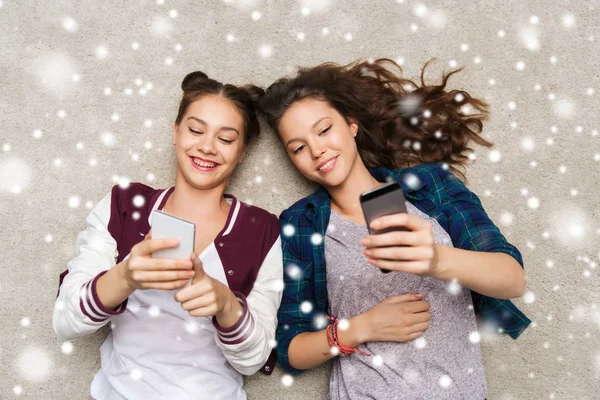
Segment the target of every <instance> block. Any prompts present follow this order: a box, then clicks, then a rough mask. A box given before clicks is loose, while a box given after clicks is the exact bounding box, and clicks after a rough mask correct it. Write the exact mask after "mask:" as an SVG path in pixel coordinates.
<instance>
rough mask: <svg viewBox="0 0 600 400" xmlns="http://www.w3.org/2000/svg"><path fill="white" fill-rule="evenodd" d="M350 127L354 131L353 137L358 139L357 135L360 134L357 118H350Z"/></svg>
mask: <svg viewBox="0 0 600 400" xmlns="http://www.w3.org/2000/svg"><path fill="white" fill-rule="evenodd" d="M348 126H349V127H350V130H351V131H352V137H356V135H357V134H358V121H357V120H356V119H355V118H352V117H349V118H348Z"/></svg>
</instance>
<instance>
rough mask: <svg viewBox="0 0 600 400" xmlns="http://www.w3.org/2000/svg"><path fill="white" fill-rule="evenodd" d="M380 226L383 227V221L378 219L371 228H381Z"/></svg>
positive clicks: (372, 223)
mask: <svg viewBox="0 0 600 400" xmlns="http://www.w3.org/2000/svg"><path fill="white" fill-rule="evenodd" d="M379 226H381V221H380V220H378V219H376V220H375V221H373V222H371V228H379Z"/></svg>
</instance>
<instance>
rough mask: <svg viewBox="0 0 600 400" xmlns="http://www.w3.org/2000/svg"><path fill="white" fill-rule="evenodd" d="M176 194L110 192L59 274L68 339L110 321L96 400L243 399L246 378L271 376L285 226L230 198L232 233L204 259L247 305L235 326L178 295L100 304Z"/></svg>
mask: <svg viewBox="0 0 600 400" xmlns="http://www.w3.org/2000/svg"><path fill="white" fill-rule="evenodd" d="M172 191H173V188H170V189H164V190H157V189H153V188H151V187H148V186H146V185H143V184H140V183H132V184H130V185H129V187H127V188H126V189H123V188H121V187H119V186H115V187H113V189H112V191H111V193H110V194H108V195H107V196H106V197H105V198H104V199H102V200H101V201H100V202H99V203H98V204H97V205H96V206H95V208H94V209H93V210H92V211H91V213H90V214H89V216H88V217H87V220H86V228H85V230H84V231H83V232H81V233H80V234H79V235H78V237H77V243H76V256H75V258H73V259H72V260H71V261H70V262H69V264H68V270H67V271H65V272H64V273H63V274H62V275H61V281H60V286H59V293H58V297H57V299H56V304H55V309H54V314H53V326H54V329H55V331H56V332H57V334H58V335H59V336H60V337H61V338H63V339H65V340H70V339H74V338H76V337H79V336H83V335H86V334H89V333H92V332H95V331H96V330H98V329H99V328H100V327H102V326H104V325H106V324H108V323H109V322H110V326H111V334H110V335H109V336H108V337H107V339H106V340H105V342H104V343H103V344H102V346H101V348H100V353H101V369H100V371H98V373H97V374H96V376H95V378H94V380H93V382H92V388H91V394H92V397H94V398H95V399H111V400H112V399H153V398H177V399H188V398H189V399H192V398H193V399H198V398H210V399H221V398H222V399H245V398H246V396H245V393H244V391H243V389H242V376H241V374H244V375H251V374H253V373H255V372H257V371H258V370H260V369H261V368H262V370H263V372H265V373H270V372H271V371H272V370H273V367H274V364H275V358H274V356H272V348H273V347H274V345H275V327H276V326H277V309H278V308H279V304H280V301H281V293H282V290H283V280H282V278H283V262H282V253H281V243H280V239H279V229H280V227H279V221H278V219H277V217H275V216H274V215H273V214H270V213H268V212H267V211H265V210H263V209H261V208H258V207H253V206H250V205H247V204H245V203H242V202H240V201H238V200H237V199H236V198H235V197H233V196H231V195H226V199H227V201H228V202H229V203H230V204H231V209H230V211H229V216H228V219H227V222H226V224H225V227H224V228H223V230H222V231H221V232H220V233H219V234H218V235H217V237H216V238H215V240H214V242H213V243H211V244H210V245H209V246H208V247H207V248H206V249H205V250H204V251H203V252H202V254H200V256H199V257H200V259H201V260H202V263H203V267H204V270H205V271H206V273H207V274H209V275H210V276H211V277H213V278H214V279H217V280H219V281H220V282H222V283H223V284H225V285H227V286H228V287H229V288H230V289H231V290H232V291H233V292H234V293H236V296H237V297H238V300H239V301H240V303H241V304H242V306H243V309H244V312H243V314H242V316H241V317H240V319H239V320H238V322H237V323H236V324H235V325H234V326H233V327H231V328H228V329H223V328H221V327H219V326H218V324H217V323H216V321H213V319H210V318H207V317H191V316H190V315H189V314H188V312H187V311H185V310H183V309H182V308H181V305H180V304H179V303H178V302H177V301H176V300H175V299H174V294H175V292H176V291H161V290H137V291H135V292H134V293H133V294H132V295H131V296H129V298H128V299H127V300H125V301H124V302H123V303H122V304H120V305H119V306H118V307H116V308H115V309H114V310H111V309H107V308H106V307H105V306H104V305H103V304H102V302H101V301H100V299H99V297H98V294H97V292H96V282H97V281H98V278H99V277H100V276H102V274H104V273H105V272H106V271H107V270H108V269H110V268H112V267H113V266H115V265H116V264H117V263H120V262H121V261H123V260H124V259H125V258H127V257H128V256H129V253H130V251H131V248H132V247H133V246H134V245H135V244H137V243H138V242H140V241H141V240H142V239H143V238H144V236H145V235H146V234H147V233H148V231H149V230H150V226H151V224H152V221H151V212H152V210H155V209H159V210H160V209H162V208H163V207H164V205H165V203H166V201H167V198H168V197H169V195H170V194H171V193H172ZM197 229H202V227H201V226H200V227H197Z"/></svg>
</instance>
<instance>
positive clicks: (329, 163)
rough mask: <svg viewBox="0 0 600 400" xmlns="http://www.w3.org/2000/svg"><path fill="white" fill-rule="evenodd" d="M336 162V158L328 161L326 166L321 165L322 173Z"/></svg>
mask: <svg viewBox="0 0 600 400" xmlns="http://www.w3.org/2000/svg"><path fill="white" fill-rule="evenodd" d="M334 162H335V158H334V159H332V160H329V161H327V162H326V163H325V164H323V165H321V166H320V167H319V170H320V171H323V170H324V169H325V168H328V167H329V166H330V165H332V164H333V163H334Z"/></svg>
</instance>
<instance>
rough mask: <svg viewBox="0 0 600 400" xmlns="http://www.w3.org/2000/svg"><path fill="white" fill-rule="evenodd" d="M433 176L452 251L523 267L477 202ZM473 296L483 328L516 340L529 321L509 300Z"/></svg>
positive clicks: (443, 176)
mask: <svg viewBox="0 0 600 400" xmlns="http://www.w3.org/2000/svg"><path fill="white" fill-rule="evenodd" d="M429 173H430V174H432V175H433V176H432V177H433V185H434V190H435V197H436V199H437V200H438V201H439V203H440V207H441V209H442V212H443V213H444V215H445V216H446V217H447V218H448V228H449V231H448V233H449V234H450V237H451V238H452V242H453V244H454V246H455V247H458V248H461V249H465V250H474V251H486V252H491V253H493V252H502V253H506V254H508V255H510V256H512V257H513V258H514V259H515V260H517V262H518V263H519V264H520V265H521V267H523V257H522V256H521V253H520V252H519V250H518V249H517V248H516V247H515V246H513V245H512V244H510V243H508V241H507V240H506V239H505V238H504V236H503V235H502V233H500V230H499V229H498V227H497V226H496V225H494V223H493V222H492V220H491V219H490V218H489V217H488V215H487V213H486V212H485V210H484V209H483V206H482V204H481V201H480V200H479V198H478V197H477V196H476V195H475V194H474V193H473V192H471V191H470V190H469V189H467V187H466V186H465V185H464V184H463V183H462V182H461V181H460V179H458V178H457V177H456V176H454V175H453V174H451V173H450V172H448V171H446V170H444V169H442V168H437V169H435V170H432V171H430V172H429ZM472 293H473V302H474V306H475V311H476V313H477V314H478V315H479V316H480V317H481V319H482V322H483V323H484V324H489V327H492V328H494V329H497V330H498V332H503V333H506V334H508V335H510V336H511V337H512V338H513V339H516V338H517V337H518V336H519V335H520V334H521V333H523V331H524V330H525V329H526V328H527V326H528V325H529V324H530V323H531V320H530V319H529V318H527V316H526V315H525V314H523V313H522V312H521V311H520V310H519V309H518V308H517V307H516V306H515V305H514V304H513V303H512V302H511V301H510V300H505V299H497V298H494V297H489V296H484V295H481V294H479V293H476V292H472Z"/></svg>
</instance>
